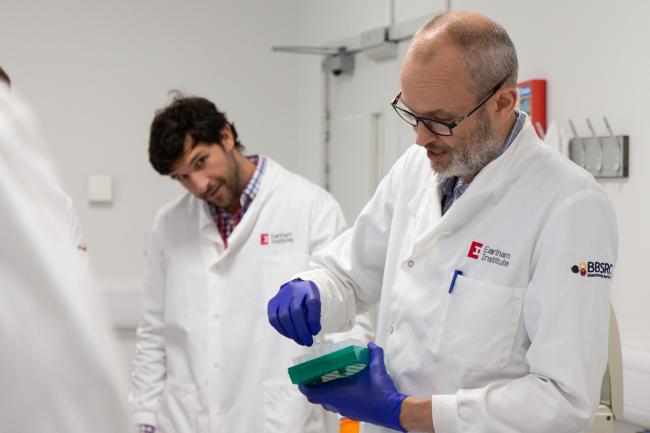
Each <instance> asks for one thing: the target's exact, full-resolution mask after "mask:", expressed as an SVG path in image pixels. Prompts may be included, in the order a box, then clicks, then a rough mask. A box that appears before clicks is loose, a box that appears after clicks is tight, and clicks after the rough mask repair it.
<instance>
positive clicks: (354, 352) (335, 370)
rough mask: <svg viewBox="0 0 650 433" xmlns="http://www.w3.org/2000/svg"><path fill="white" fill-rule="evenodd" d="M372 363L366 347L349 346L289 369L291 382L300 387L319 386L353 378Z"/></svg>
mask: <svg viewBox="0 0 650 433" xmlns="http://www.w3.org/2000/svg"><path fill="white" fill-rule="evenodd" d="M369 362H370V351H369V350H368V348H366V347H362V346H357V345H347V346H344V347H342V348H340V346H339V347H335V348H334V350H332V351H330V352H329V353H325V354H324V355H321V356H318V357H317V358H314V359H310V360H307V361H304V362H300V363H298V364H296V365H294V366H293V367H289V377H290V378H291V382H292V383H294V384H296V385H298V384H300V385H317V384H320V383H325V382H330V381H332V380H336V379H342V378H344V377H349V376H352V375H354V374H356V373H358V372H360V371H361V370H363V369H364V368H365V367H366V366H367V365H368V363H369Z"/></svg>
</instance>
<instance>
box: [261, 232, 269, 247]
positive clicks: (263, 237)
mask: <svg viewBox="0 0 650 433" xmlns="http://www.w3.org/2000/svg"><path fill="white" fill-rule="evenodd" d="M268 244H269V234H268V233H262V234H260V245H268Z"/></svg>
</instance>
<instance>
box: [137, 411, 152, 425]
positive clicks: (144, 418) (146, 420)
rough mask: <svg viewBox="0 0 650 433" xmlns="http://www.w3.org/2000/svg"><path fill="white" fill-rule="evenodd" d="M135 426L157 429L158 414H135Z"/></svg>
mask: <svg viewBox="0 0 650 433" xmlns="http://www.w3.org/2000/svg"><path fill="white" fill-rule="evenodd" d="M133 424H134V425H136V426H137V425H139V424H147V425H152V426H154V427H156V426H157V424H156V414H155V413H153V412H136V413H134V414H133Z"/></svg>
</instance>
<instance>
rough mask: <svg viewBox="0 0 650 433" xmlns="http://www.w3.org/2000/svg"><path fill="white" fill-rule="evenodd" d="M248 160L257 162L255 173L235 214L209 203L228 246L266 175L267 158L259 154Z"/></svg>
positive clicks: (224, 242) (220, 232)
mask: <svg viewBox="0 0 650 433" xmlns="http://www.w3.org/2000/svg"><path fill="white" fill-rule="evenodd" d="M247 158H248V160H249V161H250V162H252V163H253V164H255V166H256V168H255V173H253V177H251V180H250V181H249V182H248V184H247V185H246V188H244V191H243V192H242V194H241V197H239V204H240V205H241V206H240V207H239V209H238V210H237V212H235V214H234V215H233V214H231V213H230V212H229V211H228V209H225V208H222V207H217V206H215V205H214V204H212V203H208V206H209V208H210V214H212V218H214V222H215V223H216V224H217V228H218V229H219V234H220V235H221V239H223V244H224V246H225V247H226V248H228V238H229V237H230V235H231V234H232V232H233V230H234V229H235V226H237V224H239V221H241V219H242V218H243V217H244V214H245V213H246V211H247V210H248V208H249V207H250V205H251V203H252V202H253V199H254V198H255V197H256V196H257V193H258V192H259V190H260V185H261V184H262V176H263V175H264V170H265V169H266V158H264V157H263V156H258V155H251V156H247Z"/></svg>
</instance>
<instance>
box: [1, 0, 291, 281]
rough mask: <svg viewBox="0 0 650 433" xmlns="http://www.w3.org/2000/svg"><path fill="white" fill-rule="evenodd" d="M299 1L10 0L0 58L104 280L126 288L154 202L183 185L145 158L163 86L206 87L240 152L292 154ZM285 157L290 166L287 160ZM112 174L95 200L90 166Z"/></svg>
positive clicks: (138, 269) (137, 269)
mask: <svg viewBox="0 0 650 433" xmlns="http://www.w3.org/2000/svg"><path fill="white" fill-rule="evenodd" d="M294 4H295V1H294V0H274V1H273V2H269V1H264V0H238V1H210V0H197V1H190V2H179V1H172V0H156V1H154V0H139V1H135V2H134V1H128V0H115V1H110V2H109V1H98V0H95V1H82V0H64V1H58V2H46V1H39V2H37V1H30V2H18V1H6V2H3V3H2V4H1V5H0V53H1V54H2V55H1V56H0V64H2V66H3V67H4V68H5V69H6V70H7V72H8V73H9V74H10V76H11V77H12V79H13V84H14V89H15V91H17V92H20V93H22V94H23V95H25V96H26V97H27V99H28V100H29V101H30V102H31V103H32V104H33V105H34V108H35V111H36V113H37V114H38V116H39V117H40V121H41V122H40V123H41V126H42V129H43V130H44V133H45V135H46V137H47V139H48V141H49V143H50V144H51V145H52V147H54V148H55V150H56V152H57V154H58V162H59V166H60V168H61V173H62V177H63V180H64V186H65V189H66V190H67V191H68V192H69V194H70V195H71V197H72V199H73V201H74V202H75V205H76V206H77V208H78V212H79V215H80V218H81V223H82V227H83V231H84V233H85V235H86V238H87V242H88V244H89V251H90V254H91V258H92V261H93V264H94V266H95V268H96V270H97V272H98V275H99V277H100V278H101V280H102V281H103V284H104V285H105V286H109V287H110V288H111V289H112V290H117V291H120V290H131V289H132V288H133V286H139V284H140V283H139V281H140V279H141V276H142V273H143V266H144V259H143V255H142V252H143V245H144V238H145V233H146V231H147V229H148V228H149V227H150V224H151V221H152V218H153V216H154V213H155V211H156V210H157V209H158V208H159V207H160V206H161V205H162V204H163V203H165V202H166V201H168V200H170V199H171V198H173V197H175V196H176V195H178V194H179V193H180V192H181V190H180V188H179V187H178V186H176V185H174V184H173V183H172V182H171V181H170V180H168V179H167V178H161V177H160V176H158V175H157V173H155V172H154V171H153V169H152V168H151V167H150V165H149V163H148V160H147V140H148V127H149V124H150V122H151V119H152V116H153V113H154V111H155V110H156V109H157V108H160V107H162V106H164V105H165V104H166V103H167V102H168V97H167V92H168V91H169V90H170V89H182V90H184V91H187V92H190V93H193V94H197V95H201V96H205V97H208V98H210V99H212V100H213V101H214V102H215V103H216V104H217V106H218V107H219V108H221V109H223V110H225V111H226V112H227V114H228V115H229V116H230V118H231V120H233V121H234V123H235V125H236V126H237V129H238V131H239V133H240V136H241V139H242V142H243V143H244V145H247V150H249V151H252V152H263V153H265V154H268V155H270V156H272V157H274V158H277V159H279V160H281V161H285V160H289V161H290V162H293V161H294V160H293V159H292V158H291V156H292V152H293V150H294V148H295V147H296V146H297V145H298V144H297V137H298V135H297V132H295V128H294V127H293V124H294V119H295V117H296V107H295V104H293V101H294V99H295V92H296V90H297V89H296V87H295V85H294V83H295V82H296V80H297V69H296V65H297V59H295V58H292V57H284V58H283V57H281V56H279V55H277V54H274V53H272V52H271V45H272V44H273V43H287V42H289V41H292V40H294V39H295V35H296V32H297V28H298V25H297V22H298V20H297V14H296V10H295V7H294ZM289 165H291V164H289ZM98 173H101V174H110V175H113V176H114V190H115V200H114V202H113V204H112V205H110V206H102V207H97V206H90V205H89V204H88V203H87V201H86V199H85V194H86V191H85V178H86V176H87V175H89V174H98Z"/></svg>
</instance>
